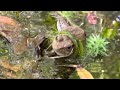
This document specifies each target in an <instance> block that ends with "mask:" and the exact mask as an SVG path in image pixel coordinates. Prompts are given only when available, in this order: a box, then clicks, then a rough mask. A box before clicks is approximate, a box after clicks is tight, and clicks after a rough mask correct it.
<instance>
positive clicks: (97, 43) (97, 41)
mask: <svg viewBox="0 0 120 90" xmlns="http://www.w3.org/2000/svg"><path fill="white" fill-rule="evenodd" d="M108 43H109V42H108V41H106V39H105V38H102V37H101V36H100V35H94V34H92V35H90V36H89V38H88V39H87V43H86V44H87V45H86V50H87V51H86V52H87V53H88V55H90V56H93V57H95V56H97V55H106V52H107V44H108Z"/></svg>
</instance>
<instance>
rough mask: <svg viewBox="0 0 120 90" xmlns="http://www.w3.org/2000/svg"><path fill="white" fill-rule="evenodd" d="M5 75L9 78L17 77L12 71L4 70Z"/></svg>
mask: <svg viewBox="0 0 120 90" xmlns="http://www.w3.org/2000/svg"><path fill="white" fill-rule="evenodd" d="M3 75H4V76H5V77H9V78H14V79H16V78H17V76H16V75H15V74H13V73H12V72H3Z"/></svg>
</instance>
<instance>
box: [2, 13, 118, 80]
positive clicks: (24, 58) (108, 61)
mask: <svg viewBox="0 0 120 90" xmlns="http://www.w3.org/2000/svg"><path fill="white" fill-rule="evenodd" d="M16 13H17V12H16ZM48 13H49V12H47V11H44V12H43V11H26V12H25V11H23V12H21V13H20V15H19V17H16V15H17V14H15V12H0V15H6V16H10V17H12V18H14V19H16V20H17V21H19V23H21V24H22V26H23V29H22V34H23V36H29V37H31V38H32V37H35V36H36V35H38V34H41V32H47V31H51V30H53V28H54V24H55V23H56V20H55V19H54V18H51V17H50V16H49V14H48ZM97 13H99V14H101V15H103V16H104V15H105V16H106V17H107V19H108V20H109V21H110V22H111V21H112V20H114V19H115V18H116V16H117V15H119V14H120V12H119V11H99V12H97ZM76 24H77V25H79V24H80V23H78V21H76ZM108 25H109V23H108ZM83 28H84V29H85V27H83ZM118 32H119V31H118ZM88 33H89V31H88ZM48 36H49V35H48ZM0 43H1V44H0V48H1V49H0V60H1V61H2V60H7V62H9V63H11V64H12V65H15V66H16V67H20V69H17V70H18V71H15V70H14V69H13V70H10V68H8V67H7V68H5V66H4V65H5V64H6V63H4V64H1V65H0V73H1V74H0V78H20V79H25V78H31V79H34V78H37V79H46V78H47V79H52V78H58V79H60V78H66V79H68V78H76V74H75V72H74V71H75V69H74V68H68V67H59V66H58V65H65V64H71V63H72V64H78V63H79V62H76V60H75V61H73V60H72V59H71V58H69V57H68V58H61V59H50V58H48V57H44V58H43V59H41V60H37V59H36V56H35V48H34V47H31V48H29V49H28V50H27V51H25V52H24V53H22V54H20V55H16V54H14V53H13V50H12V48H11V47H12V45H11V44H10V43H9V42H8V41H7V40H6V39H5V38H3V37H0ZM119 44H120V35H119V33H118V35H117V36H116V37H115V39H114V40H110V44H109V52H108V55H107V56H105V57H96V58H92V59H91V58H86V61H88V62H89V63H88V64H86V66H85V67H86V69H87V70H88V71H90V72H91V73H92V75H93V77H94V78H101V79H102V78H103V79H113V78H115V79H119V78H120V73H119V71H120V65H119V64H120V60H119V59H120V49H119ZM44 48H46V47H44ZM5 58H7V59H5ZM3 66H4V67H3ZM6 66H7V64H6ZM8 69H9V70H8ZM74 74H75V75H74Z"/></svg>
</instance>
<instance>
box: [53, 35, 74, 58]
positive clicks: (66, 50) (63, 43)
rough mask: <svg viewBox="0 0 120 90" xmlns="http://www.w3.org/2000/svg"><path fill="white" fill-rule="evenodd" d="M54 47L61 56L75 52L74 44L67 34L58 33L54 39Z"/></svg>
mask: <svg viewBox="0 0 120 90" xmlns="http://www.w3.org/2000/svg"><path fill="white" fill-rule="evenodd" d="M52 48H53V50H54V52H55V53H56V54H57V55H59V56H69V55H70V54H72V53H73V48H74V44H73V42H72V40H71V39H70V38H69V37H68V36H66V35H58V36H56V38H55V39H54V40H53V43H52Z"/></svg>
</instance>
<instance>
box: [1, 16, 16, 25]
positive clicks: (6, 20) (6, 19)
mask: <svg viewBox="0 0 120 90" xmlns="http://www.w3.org/2000/svg"><path fill="white" fill-rule="evenodd" d="M0 22H2V23H6V24H9V25H12V26H16V25H17V22H16V21H15V20H14V19H12V18H9V17H7V16H0Z"/></svg>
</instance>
